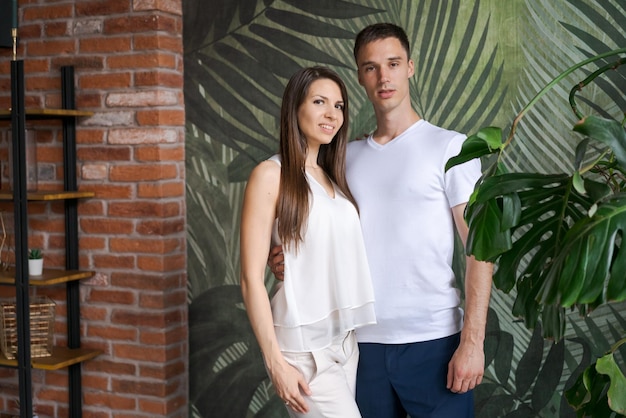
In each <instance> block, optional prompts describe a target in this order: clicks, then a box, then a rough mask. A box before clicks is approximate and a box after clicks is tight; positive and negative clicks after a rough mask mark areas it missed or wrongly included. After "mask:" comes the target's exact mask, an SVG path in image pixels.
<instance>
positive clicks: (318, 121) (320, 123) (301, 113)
mask: <svg viewBox="0 0 626 418" xmlns="http://www.w3.org/2000/svg"><path fill="white" fill-rule="evenodd" d="M343 108H344V102H343V97H342V96H341V90H340V89H339V86H338V85H337V83H335V82H334V81H332V80H330V79H327V78H320V79H318V80H315V81H314V82H313V83H311V85H310V86H309V90H308V92H307V95H306V97H305V98H304V101H303V102H302V104H301V105H300V107H299V108H298V126H299V128H300V132H301V133H302V135H304V137H305V138H306V140H307V144H308V145H309V146H312V145H317V146H319V145H323V144H330V143H331V142H332V140H333V138H334V137H335V135H336V134H337V131H338V130H339V128H341V126H342V125H343Z"/></svg>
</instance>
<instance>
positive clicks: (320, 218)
mask: <svg viewBox="0 0 626 418" xmlns="http://www.w3.org/2000/svg"><path fill="white" fill-rule="evenodd" d="M280 117H281V121H280V152H279V154H278V155H275V156H273V157H271V158H270V159H269V160H267V161H263V162H262V163H260V164H259V165H258V166H257V167H255V169H254V170H253V171H252V173H251V174H250V179H249V181H248V185H247V187H246V192H245V196H244V202H243V213H242V220H241V288H242V293H243V299H244V302H245V305H246V308H247V311H248V317H249V318H250V322H251V325H252V329H253V330H254V334H255V336H256V338H257V341H258V342H259V346H260V347H261V351H262V353H263V359H264V361H265V366H266V368H267V371H268V374H269V376H270V378H271V380H272V383H273V385H274V387H275V389H276V392H277V393H278V396H280V398H281V399H282V400H283V401H284V402H285V405H286V406H287V410H288V412H289V414H290V416H292V417H341V418H346V417H360V416H361V415H360V413H359V410H358V408H357V406H356V403H355V401H354V391H355V381H356V367H357V363H358V347H357V343H356V339H355V336H354V329H355V328H357V327H360V326H363V325H367V324H372V323H375V316H374V296H373V291H372V285H371V280H370V273H369V268H368V265H367V260H366V258H365V248H364V245H363V238H362V235H361V227H360V223H359V218H358V212H357V208H356V203H355V202H354V198H353V197H352V194H351V193H350V190H349V188H348V185H347V183H346V179H345V173H344V171H345V151H346V145H347V135H348V132H347V131H348V97H347V93H346V87H345V85H344V83H343V81H342V80H341V79H340V77H339V76H338V75H337V74H336V73H335V72H333V71H331V70H329V69H327V68H324V67H312V68H304V69H302V70H300V71H298V72H297V73H296V74H294V75H293V76H292V78H291V79H290V80H289V83H288V84H287V87H286V88H285V92H284V95H283V102H282V107H281V116H280ZM276 244H282V246H283V251H284V254H285V261H284V263H285V266H284V267H285V276H284V281H283V282H280V283H278V284H277V285H276V288H275V289H274V292H273V296H272V298H271V301H270V298H269V297H268V294H267V291H266V288H265V284H264V276H265V267H266V262H267V254H268V253H269V249H270V245H276Z"/></svg>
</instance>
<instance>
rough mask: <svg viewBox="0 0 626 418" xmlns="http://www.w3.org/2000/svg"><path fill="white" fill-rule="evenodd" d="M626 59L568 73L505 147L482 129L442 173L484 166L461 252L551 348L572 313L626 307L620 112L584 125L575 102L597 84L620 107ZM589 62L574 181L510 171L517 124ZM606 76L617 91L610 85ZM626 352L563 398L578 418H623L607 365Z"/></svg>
mask: <svg viewBox="0 0 626 418" xmlns="http://www.w3.org/2000/svg"><path fill="white" fill-rule="evenodd" d="M624 53H626V48H623V49H618V50H614V51H610V52H606V53H603V54H600V55H596V56H593V57H590V58H588V59H586V60H584V61H582V62H580V63H578V64H576V65H574V66H572V67H570V68H569V69H568V70H566V71H565V72H563V73H562V74H560V75H559V76H558V77H556V78H555V79H554V80H552V81H551V82H550V83H548V84H547V85H546V86H545V87H544V88H543V89H542V90H541V91H540V92H539V93H538V94H537V95H536V96H535V97H534V98H533V99H532V100H531V101H530V102H529V103H528V104H527V105H526V106H525V107H524V108H523V110H522V111H521V112H520V113H519V114H518V116H517V117H516V118H515V120H514V121H513V123H512V124H511V127H510V131H509V134H508V135H507V136H506V137H505V136H504V135H503V131H502V129H500V128H497V127H487V128H483V129H481V130H479V131H478V132H477V133H476V134H474V135H471V136H469V137H468V139H467V140H466V142H465V143H464V145H463V147H462V150H461V153H460V154H459V155H458V156H456V157H454V158H452V159H451V160H450V161H449V162H448V164H447V167H446V169H449V168H451V167H453V166H455V165H457V164H460V163H463V162H465V161H467V160H470V159H472V158H477V157H482V158H484V159H485V160H486V161H488V163H489V165H488V168H487V169H486V170H485V173H484V174H483V177H482V178H481V179H480V181H479V182H478V184H477V185H476V189H475V191H474V194H473V195H472V197H471V199H470V202H469V204H468V209H467V213H466V219H467V221H468V224H469V227H470V233H469V237H468V243H467V251H468V253H470V254H473V255H474V256H475V257H476V258H478V259H480V260H486V261H491V262H494V263H495V265H496V270H495V273H494V284H495V286H496V287H497V288H498V289H499V290H502V291H504V292H507V293H509V292H515V302H514V304H513V308H512V311H513V312H512V313H513V315H515V316H517V317H519V318H521V319H522V320H523V321H524V323H525V325H526V326H527V327H528V328H535V327H537V326H538V325H541V329H542V330H543V336H544V338H550V339H554V340H555V341H557V342H558V341H560V340H561V339H562V338H563V337H564V334H565V331H566V323H567V322H566V318H567V315H568V312H569V311H572V310H577V311H578V312H579V313H580V314H581V315H587V314H589V313H590V312H591V311H592V310H594V309H596V308H597V307H599V306H600V305H604V304H609V303H613V302H620V301H624V300H626V245H625V241H626V131H625V129H624V124H625V122H626V117H624V116H625V114H624V109H623V108H622V109H621V113H622V114H621V117H622V120H616V119H613V118H611V117H608V116H607V115H608V112H602V109H600V108H599V106H594V105H593V103H589V102H587V103H586V106H587V107H588V108H590V109H592V110H594V112H590V113H593V114H590V115H588V116H583V115H582V114H581V113H580V110H579V106H578V104H577V102H576V94H577V92H578V91H580V90H582V89H584V88H585V87H586V86H587V85H588V84H590V83H591V82H595V83H598V84H601V85H604V86H607V85H611V88H610V89H605V91H606V90H609V91H610V92H611V93H613V94H614V97H613V98H614V99H615V100H616V101H617V102H619V103H622V104H623V103H624V76H623V74H622V75H619V76H615V75H614V74H615V73H613V71H614V70H619V69H623V68H624V67H621V68H620V66H621V65H622V64H624V62H625V60H626V57H625V56H623V54H624ZM615 57H617V60H616V61H613V62H609V61H611V60H614V59H615ZM596 62H600V63H601V64H600V65H596V67H598V68H597V70H595V71H593V72H591V71H587V72H586V78H585V79H584V80H583V81H581V82H580V83H578V84H576V85H575V86H574V88H572V90H571V92H570V96H569V101H570V106H571V108H572V110H573V112H574V115H575V118H576V119H577V120H578V121H577V122H575V124H574V128H573V131H574V132H575V134H572V136H576V140H577V141H579V142H578V145H577V148H576V154H575V156H574V161H573V167H574V169H573V170H572V172H571V173H562V174H547V173H540V172H519V171H518V170H516V171H515V172H513V171H509V170H508V168H507V165H506V164H505V161H506V158H507V157H508V158H510V155H507V153H508V152H509V151H510V144H511V143H512V141H513V140H514V138H515V131H516V128H517V126H518V124H519V123H520V121H521V119H522V118H523V116H524V115H525V114H526V113H527V112H528V111H529V110H530V108H531V107H532V106H533V105H534V104H535V103H536V102H537V101H539V100H541V98H542V97H544V96H545V95H546V94H548V93H550V92H552V91H553V90H554V87H555V86H556V85H557V84H558V83H559V82H561V81H563V80H564V79H565V78H566V77H567V76H570V75H571V74H572V73H574V72H575V71H583V70H584V69H585V68H587V67H588V66H589V65H590V64H592V63H594V64H595V63H596ZM608 72H611V73H608ZM610 75H612V76H613V77H614V80H615V79H617V80H618V81H617V82H614V83H610V82H607V80H606V78H605V77H607V76H610ZM616 77H617V78H616ZM545 129H546V130H547V129H550V126H546V127H545ZM535 133H536V134H537V133H538V134H541V132H535ZM625 343H626V338H623V339H621V340H620V341H618V342H616V343H615V344H614V345H613V347H612V349H611V350H610V351H609V352H608V353H606V356H604V357H602V358H600V359H598V360H597V361H596V362H595V363H593V364H591V365H590V366H589V367H588V368H587V369H586V370H585V371H584V372H583V373H582V374H581V375H580V376H579V378H578V381H577V382H576V383H575V384H574V385H573V386H571V387H570V388H568V389H567V390H566V393H565V396H566V398H567V400H568V402H569V403H570V404H571V405H572V406H573V407H574V409H576V413H577V416H580V417H582V416H596V417H600V416H601V417H609V416H621V415H626V378H625V377H624V372H623V368H622V369H620V366H619V362H618V361H617V360H616V358H615V357H614V354H616V353H617V352H618V351H621V353H622V360H623V359H624V357H623V353H624V351H625V350H624V348H626V344H625ZM618 357H619V356H618Z"/></svg>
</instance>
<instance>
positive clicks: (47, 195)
mask: <svg viewBox="0 0 626 418" xmlns="http://www.w3.org/2000/svg"><path fill="white" fill-rule="evenodd" d="M94 196H95V193H94V192H79V191H76V192H66V191H57V192H53V191H51V192H29V193H27V194H26V198H27V199H28V200H31V201H36V200H45V201H50V200H68V199H84V198H89V197H94ZM0 200H13V193H12V192H0Z"/></svg>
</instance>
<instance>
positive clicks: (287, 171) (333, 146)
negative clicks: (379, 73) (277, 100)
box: [277, 66, 358, 250]
mask: <svg viewBox="0 0 626 418" xmlns="http://www.w3.org/2000/svg"><path fill="white" fill-rule="evenodd" d="M319 79H329V80H332V81H334V82H335V83H336V84H337V85H338V86H339V89H340V90H341V96H342V98H343V103H344V107H343V125H342V126H341V128H340V129H339V130H338V131H337V134H336V135H335V137H334V138H333V140H332V141H331V142H330V144H324V145H322V146H321V147H320V151H319V155H318V157H317V163H318V165H319V166H320V167H322V169H323V170H324V171H325V172H326V174H327V175H328V177H329V178H330V179H331V180H332V181H333V182H335V184H337V187H338V188H339V190H340V191H341V192H342V193H343V194H344V195H345V196H346V198H348V200H349V201H350V202H352V203H353V204H354V206H355V207H357V204H356V201H355V200H354V197H353V196H352V193H351V192H350V188H349V187H348V182H347V181H346V175H345V173H346V146H347V144H348V129H349V127H348V93H347V89H346V86H345V84H344V82H343V80H341V78H340V77H339V75H338V74H337V73H335V72H334V71H332V70H331V69H329V68H326V67H319V66H318V67H308V68H303V69H301V70H299V71H298V72H296V73H295V74H294V75H293V76H292V77H291V79H290V80H289V82H288V83H287V87H285V92H284V94H283V102H282V106H281V110H280V151H279V154H280V159H281V172H280V195H279V198H278V213H277V218H278V235H279V237H280V239H281V241H282V243H283V245H285V246H289V245H291V244H293V245H294V246H295V249H296V250H297V249H298V244H299V243H300V242H301V241H302V239H303V235H304V231H305V230H306V224H307V222H306V221H307V219H308V217H309V194H310V190H311V189H310V187H309V182H308V181H307V178H306V174H305V167H304V163H305V161H306V152H307V140H306V138H305V137H304V135H303V134H302V132H301V131H300V128H299V125H298V109H299V108H300V106H301V105H302V103H303V102H304V99H305V98H306V96H307V94H308V90H309V87H310V86H311V84H312V83H313V82H314V81H315V80H319ZM357 210H358V207H357Z"/></svg>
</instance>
